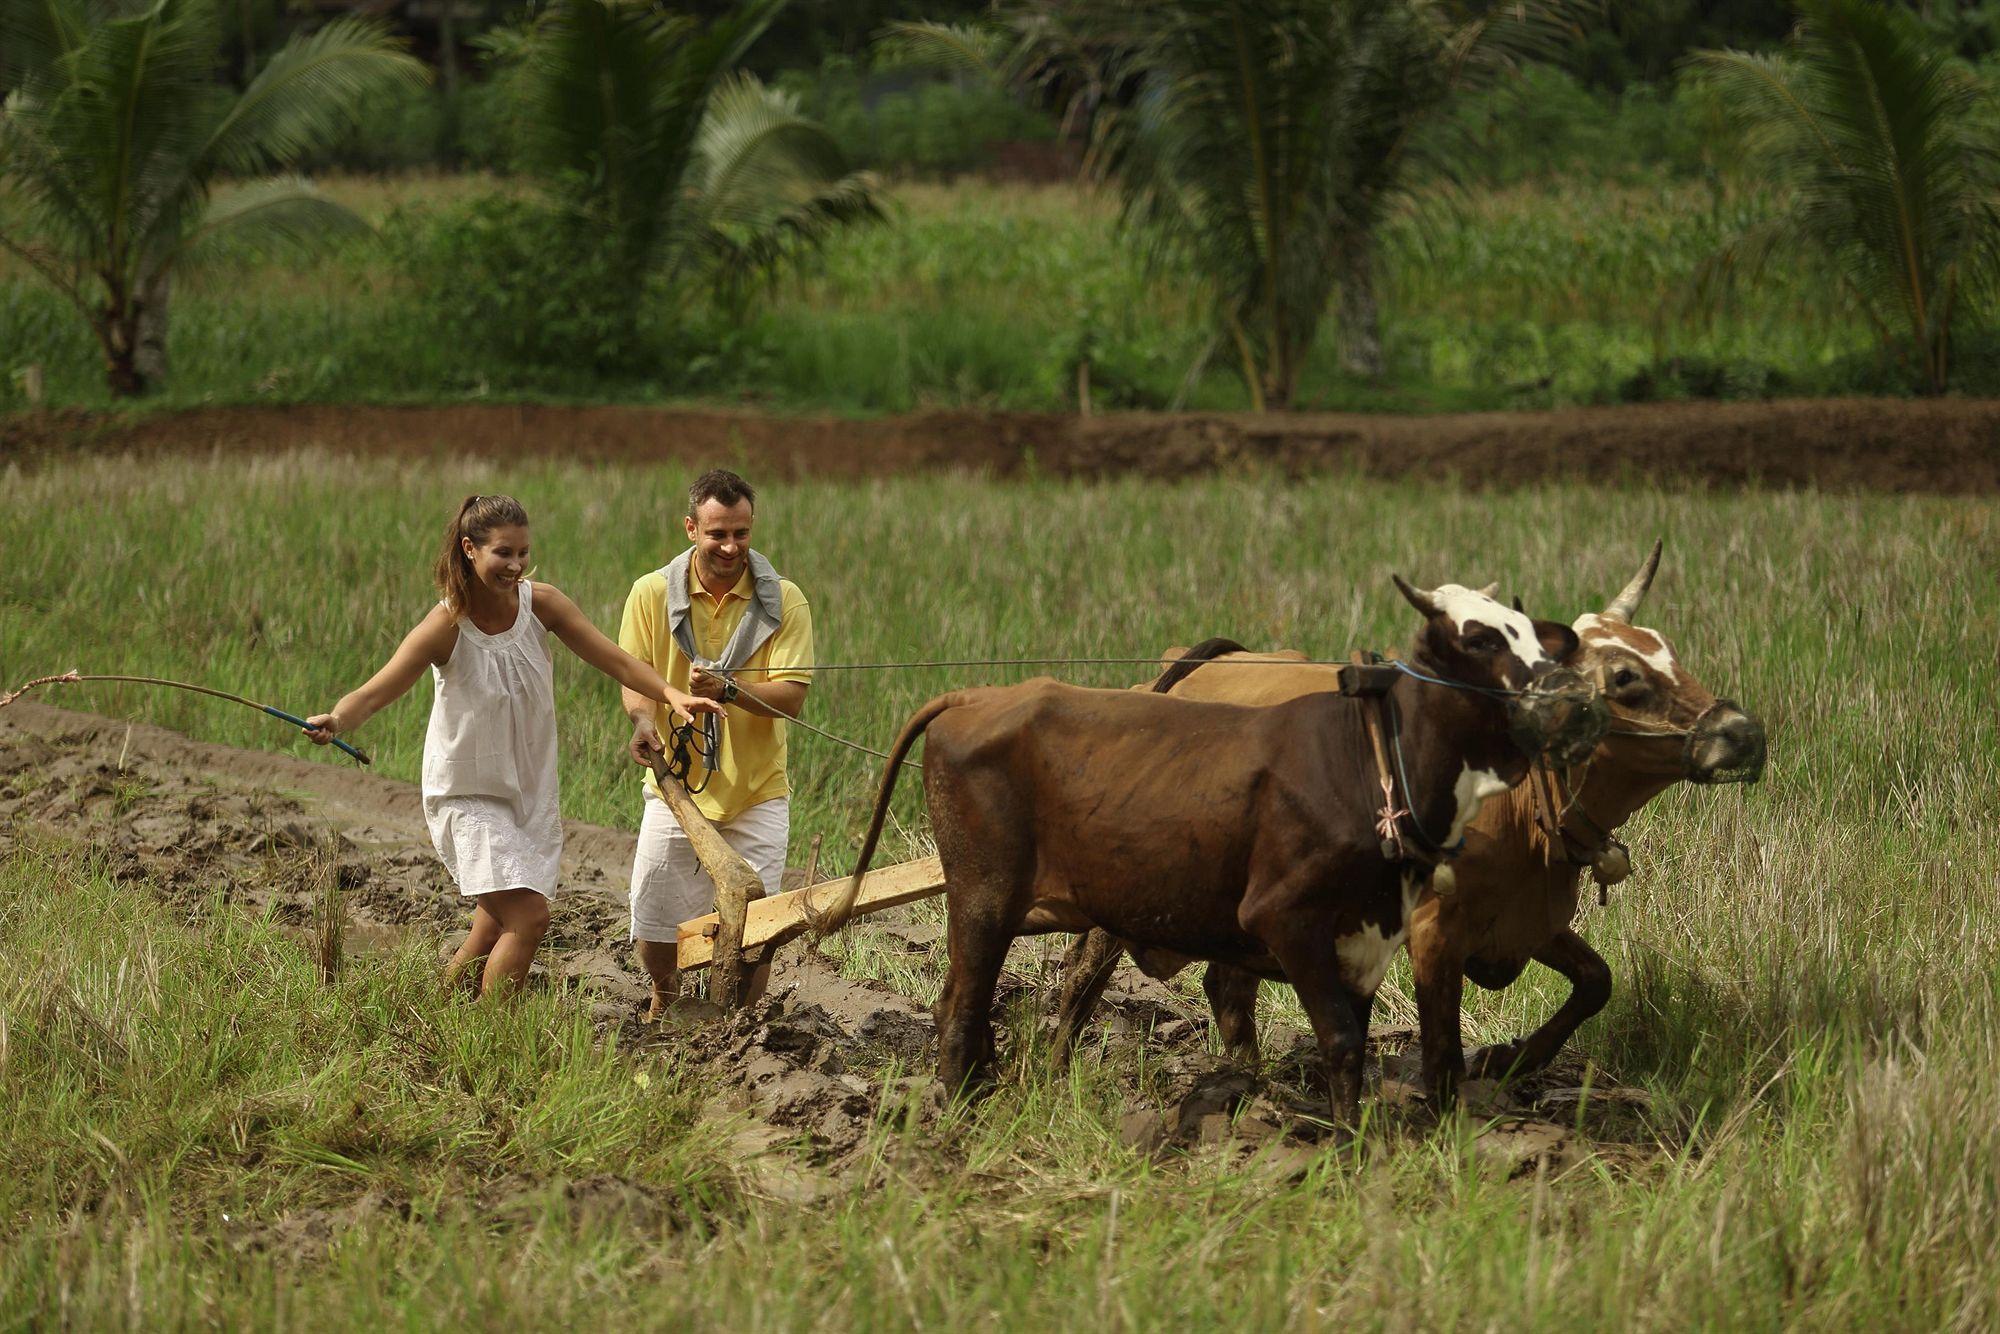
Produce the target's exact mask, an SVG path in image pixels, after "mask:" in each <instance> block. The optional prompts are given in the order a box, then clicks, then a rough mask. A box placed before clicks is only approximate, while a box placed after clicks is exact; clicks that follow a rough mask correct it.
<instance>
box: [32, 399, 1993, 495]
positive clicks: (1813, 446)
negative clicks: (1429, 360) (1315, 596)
mask: <svg viewBox="0 0 2000 1334" xmlns="http://www.w3.org/2000/svg"><path fill="white" fill-rule="evenodd" d="M291 449H325V450H329V451H332V452H335V453H340V454H353V455H375V456H382V455H388V456H395V457H412V456H424V455H442V454H446V453H449V454H452V455H454V456H458V455H463V454H465V453H467V452H471V453H473V454H479V453H504V454H505V455H506V456H507V457H509V458H517V457H522V456H533V455H538V454H539V455H549V456H560V457H563V458H569V459H579V460H592V461H599V462H617V463H634V464H641V465H662V464H663V465H670V466H674V467H680V468H686V467H691V466H704V467H705V466H711V465H712V464H713V463H714V461H715V460H716V459H719V458H720V459H729V460H734V461H737V464H738V466H742V467H744V468H745V469H746V470H749V471H751V472H753V473H754V475H756V476H758V477H777V478H797V477H801V476H808V475H811V476H830V477H863V476H868V477H875V476H895V475H900V474H903V473H908V472H913V471H922V470H927V469H965V470H972V471H984V472H988V473H991V474H993V475H996V476H1013V475H1018V474H1021V473H1023V472H1028V471H1035V472H1039V473H1044V474H1052V475H1058V476H1103V475H1122V474H1137V475H1143V476H1151V477H1186V476H1192V475H1197V474H1203V473H1211V472H1216V471H1223V470H1228V469H1231V468H1237V467H1242V466H1245V465H1261V466H1264V467H1269V468H1276V469H1279V470H1282V471H1285V472H1289V473H1295V474H1296V473H1305V472H1313V471H1321V470H1337V471H1338V470H1354V471H1358V472H1362V473H1366V474H1370V475H1374V476H1380V477H1418V478H1443V477H1451V478H1455V479H1456V480H1457V481H1458V482H1459V483H1460V484H1462V485H1467V486H1518V485H1525V484H1532V483H1536V482H1541V481H1547V480H1559V479H1564V478H1588V479H1591V480H1593V481H1599V482H1607V481H1612V482H1615V481H1621V480H1634V481H1652V482H1656V483H1661V484H1668V485H1694V486H1702V485H1738V484H1743V483H1756V484H1761V485H1765V486H1773V487H1795V486H1812V487H1817V488H1821V489H1827V490H1874V491H1914V492H1933V493H1944V494H1958V493H1977V494H1992V493H1994V492H1996V491H2000V400H1991V399H1959V398H1946V399H1934V400H1922V401H1906V400H1899V399H1801V400H1790V401H1779V402H1771V403H1661V404H1634V405H1626V406H1615V407H1589V408H1567V409H1559V410H1552V411H1535V412H1483V413H1456V414H1450V415H1437V416H1390V415H1382V414H1362V413H1291V414H1263V415H1255V414H1249V413H1164V412H1158V413H1108V414H1101V415H1097V416H1093V417H1087V418H1086V417H1077V416H1073V415H1067V414H1057V413H1005V412H975V411H938V412H924V413H917V414H912V415H908V416H900V417H881V418H875V419H870V420H865V421H863V420H854V419H851V418H844V417H829V416H818V417H786V416H777V415H772V414H767V413H756V412H747V411H745V412H727V411H715V410H699V409H674V408H642V407H579V406H553V405H550V406H536V405H525V404H523V405H514V404H457V405H452V406H443V407H370V406H361V405H353V404H341V405H321V404H298V405H290V406H240V407H211V408H193V409H187V410H182V411H172V412H168V411H159V412H149V413H131V412H124V413H111V412H92V411H84V410H68V411H39V412H27V413H14V414H9V415H4V416H0V465H4V464H7V463H9V462H13V463H17V464H20V465H22V466H26V467H34V466H37V465H39V464H41V463H45V462H48V461H51V460H55V459H60V458H62V457H64V456H67V455H70V454H73V453H77V452H116V453H121V454H124V453H129V454H133V455H140V456H143V455H151V454H173V453H199V454H203V455H208V454H213V453H216V452H222V453H245V454H268V453H272V452H277V451H284V450H291Z"/></svg>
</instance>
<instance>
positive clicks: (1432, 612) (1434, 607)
mask: <svg viewBox="0 0 2000 1334" xmlns="http://www.w3.org/2000/svg"><path fill="white" fill-rule="evenodd" d="M1389 577H1390V578H1391V579H1394V580H1395V581H1396V591H1397V592H1398V593H1401V594H1402V595H1403V600H1404V601H1405V602H1407V603H1409V604H1410V605H1411V606H1412V607H1415V608H1416V609H1417V610H1418V611H1420V612H1422V613H1423V614H1424V615H1425V616H1426V617H1431V616H1436V615H1437V614H1438V604H1437V599H1436V598H1434V597H1432V596H1431V595H1430V594H1429V593H1426V592H1424V590H1423V589H1421V588H1412V587H1410V585H1409V584H1407V583H1405V582H1404V580H1403V576H1402V575H1400V574H1391V575H1390V576H1389Z"/></svg>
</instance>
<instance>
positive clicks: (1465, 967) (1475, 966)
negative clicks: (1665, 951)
mask: <svg viewBox="0 0 2000 1334" xmlns="http://www.w3.org/2000/svg"><path fill="white" fill-rule="evenodd" d="M1659 561H1660V548H1659V545H1658V544H1657V543H1656V544H1655V545H1654V547H1653V552H1652V555H1651V557H1650V558H1649V559H1648V560H1647V561H1646V564H1645V566H1644V567H1643V568H1642V569H1641V570H1640V571H1639V573H1638V575H1637V576H1636V577H1634V578H1633V580H1632V582H1631V583H1630V584H1628V585H1627V586H1626V588H1625V590H1624V592H1622V593H1620V594H1619V595H1618V597H1616V598H1614V599H1613V600H1612V602H1611V604H1610V605H1609V606H1608V607H1606V608H1605V609H1604V610H1603V611H1602V612H1599V613H1597V614H1595V615H1589V616H1584V617H1583V618H1581V619H1580V620H1578V621H1577V622H1576V626H1575V629H1576V631H1577V633H1578V636H1579V638H1580V639H1581V641H1582V647H1581V648H1580V649H1579V651H1578V652H1577V654H1576V656H1575V657H1574V658H1572V659H1571V660H1570V666H1572V667H1574V668H1575V669H1576V670H1577V671H1579V672H1580V673H1582V674H1583V676H1584V677H1585V678H1586V679H1587V680H1590V681H1592V682H1594V683H1595V684H1596V685H1597V686H1598V688H1599V689H1600V690H1601V691H1602V692H1603V695H1604V698H1605V700H1606V702H1607V703H1608V704H1609V705H1610V706H1611V711H1612V716H1613V723H1612V727H1611V730H1610V731H1609V732H1608V733H1607V734H1606V736H1605V738H1604V740H1603V742H1602V744H1600V745H1599V746H1598V748H1597V750H1596V753H1595V754H1593V755H1592V756H1591V757H1590V759H1589V761H1588V763H1587V764H1584V765H1581V766H1578V767H1575V768H1572V769H1571V770H1570V771H1569V773H1568V774H1567V787H1568V791H1569V792H1570V794H1571V795H1572V797H1573V802H1572V804H1571V806H1570V808H1569V810H1568V811H1567V812H1566V813H1565V815H1564V818H1563V820H1562V825H1561V837H1560V839H1559V840H1551V839H1550V838H1548V837H1547V836H1545V835H1544V833H1543V829H1542V827H1541V825H1540V823H1539V822H1538V819H1537V815H1536V810H1535V804H1534V798H1533V795H1532V787H1531V786H1530V785H1523V786H1520V787H1516V788H1514V789H1512V790H1511V791H1509V792H1507V793H1506V794H1505V795H1503V796H1501V797H1498V798H1496V799H1495V800H1493V801H1490V802H1488V803H1487V804H1486V805H1485V807H1484V808H1482V809H1481V810H1480V812H1479V813H1478V814H1477V815H1476V816H1475V817H1474V818H1473V820H1472V822H1471V825H1470V827H1469V828H1468V829H1467V831H1466V846H1465V851H1464V853H1463V854H1462V855H1461V856H1460V857H1459V858H1458V859H1457V860H1456V861H1455V862H1454V863H1453V872H1454V878H1455V881H1456V888H1455V890H1454V892H1453V893H1451V894H1449V895H1446V894H1432V895H1426V896H1425V897H1424V899H1423V900H1422V901H1421V902H1420V903H1418V905H1417V906H1416V908H1415V910H1414V912H1413V913H1412V914H1411V918H1410V938H1409V944H1410V963H1411V972H1412V974H1413V975H1414V978H1415V982H1416V990H1417V1009H1418V1014H1419V1017H1420V1019H1421V1020H1422V1027H1423V1055H1424V1075H1425V1079H1426V1081H1427V1082H1428V1083H1429V1085H1430V1086H1431V1087H1432V1088H1433V1089H1434V1090H1436V1091H1437V1092H1438V1093H1439V1094H1440V1095H1442V1096H1445V1097H1449V1095H1450V1093H1451V1090H1452V1089H1453V1087H1454V1086H1455V1085H1456V1083H1457V1081H1458V1080H1459V1079H1461V1078H1463V1077H1464V1076H1465V1075H1466V1074H1467V1073H1468V1069H1467V1062H1466V1058H1465V1052H1464V1047H1463V1045H1462V1038H1461V1036H1460V1030H1459V1004H1460V1000H1461V996H1462V991H1463V985H1464V984H1463V979H1464V978H1468V977H1469V978H1471V979H1472V980H1473V981H1474V982H1476V983H1478V984H1479V985H1480V986H1482V987H1486V988H1488V989H1491V990H1498V989H1499V988H1501V987H1504V986H1506V985H1508V984H1509V983H1511V982H1512V981H1514V979H1515V978H1517V977H1519V976H1520V975H1521V970H1522V969H1523V968H1525V967H1526V966H1527V962H1528V960H1530V959H1534V960H1536V961H1537V962H1539V963H1544V964H1547V965H1548V966H1549V967H1551V968H1553V969H1555V970H1556V971H1557V972H1559V973H1561V974H1562V975H1563V976H1564V977H1566V978H1568V979H1569V982H1570V987H1571V991H1570V995H1569V998H1568V999H1567V1000H1566V1001H1565V1002H1564V1003H1563V1005H1562V1007H1561V1008H1560V1009H1558V1010H1557V1011H1556V1013H1555V1015H1554V1016H1553V1017H1551V1018H1550V1019H1549V1020H1548V1022H1546V1023H1544V1024H1543V1025H1542V1026H1541V1027H1540V1028H1538V1029H1536V1030H1535V1031H1534V1032H1533V1033H1532V1034H1530V1035H1529V1036H1528V1037H1527V1038H1525V1039H1522V1040H1519V1041H1515V1042H1508V1043H1504V1044H1501V1045H1499V1046H1495V1047H1488V1048H1485V1049H1483V1050H1482V1051H1479V1052H1476V1053H1474V1055H1473V1058H1472V1062H1471V1067H1470V1073H1471V1074H1472V1075H1473V1076H1474V1077H1486V1078H1492V1077H1498V1076H1502V1075H1506V1074H1509V1073H1510V1072H1511V1073H1515V1074H1521V1073H1527V1072H1531V1071H1535V1070H1540V1069H1542V1068H1543V1067H1545V1066H1547V1065H1548V1064H1549V1062H1550V1061H1552V1060H1554V1059H1555V1056H1556V1053H1557V1052H1559V1051H1560V1050H1561V1049H1562V1046H1563V1044H1564V1043H1565V1042H1567V1041H1568V1040H1569V1038H1570V1035H1571V1034H1573V1033H1574V1032H1575V1031H1576V1029H1577V1027H1578V1026H1579V1025H1581V1024H1582V1023H1583V1022H1584V1021H1585V1020H1587V1019H1589V1018H1590V1017H1591V1016H1592V1015H1594V1014H1596V1013H1597V1012H1598V1011H1599V1010H1601V1009H1603V1008H1604V1005H1605V1002H1606V1001H1608V1000H1609V999H1610V996H1611V970H1610V968H1609V967H1608V966H1607V965H1606V964H1605V962H1604V960H1603V959H1602V958H1601V957H1600V956H1599V955H1598V953H1597V952H1596V951H1595V950H1593V949H1592V948H1591V947H1590V945H1589V944H1588V943H1587V942H1585V941H1584V939H1583V937H1581V936H1579V935H1578V934H1577V933H1576V932H1575V931H1574V930H1572V929H1571V928H1570V925H1569V924H1570V922H1571V920H1572V919H1573V918H1574V917H1575V915H1576V908H1577V890H1578V884H1579V881H1580V879H1581V873H1582V871H1583V869H1584V867H1585V865H1587V864H1589V863H1590V862H1591V861H1592V859H1593V856H1595V855H1599V854H1602V853H1606V852H1607V851H1608V856H1609V858H1610V859H1611V861H1612V863H1613V864H1614V865H1615V862H1616V861H1617V860H1618V859H1621V858H1622V857H1623V855H1624V854H1623V849H1622V847H1620V846H1619V845H1617V844H1616V843H1615V842H1614V841H1613V840H1612V839H1611V834H1612V832H1613V831H1615V830H1616V829H1617V828H1618V827H1619V826H1620V825H1621V824H1623V823H1624V822H1625V821H1626V820H1627V819H1628V818H1629V817H1630V816H1631V815H1632V814H1633V812H1635V811H1637V810H1638V809H1639V808H1640V807H1641V806H1644V805H1645V804H1646V803H1647V802H1648V801H1650V800H1652V799H1653V798H1654V797H1655V796H1657V795H1658V794H1659V793H1661V792H1663V791H1665V790H1666V789H1667V788H1669V787H1671V786H1673V785H1674V784H1675V783H1677V782H1680V781H1682V780H1683V779H1685V780H1687V781H1689V782H1694V783H1715V782H1738V781H1740V782H1755V781H1756V779H1757V778H1758V776H1759V775H1760V774H1761V773H1762V771H1763V767H1764V728H1763V724H1762V723H1761V722H1759V721H1758V720H1757V719H1756V718H1754V717H1752V716H1751V715H1749V714H1746V713H1745V712H1743V710H1742V709H1740V708H1739V707H1737V705H1736V704H1734V703H1733V702H1731V701H1729V700H1718V699H1716V698H1715V696H1713V695H1712V694H1710V693H1709V691H1708V689H1707V687H1705V686H1703V685H1702V683H1701V682H1700V681H1697V680H1696V679H1695V678H1694V677H1693V676H1691V675H1689V674H1688V672H1687V670H1686V669H1685V668H1684V667H1682V666H1681V664H1680V662H1679V661H1678V660H1677V659H1676V658H1675V656H1674V651H1673V648H1672V647H1671V646H1670V645H1669V644H1668V642H1667V640H1666V638H1665V637H1664V636H1663V635H1661V634H1660V633H1659V632H1658V631H1655V630H1647V629H1642V628H1640V627H1639V626H1636V625H1633V624H1632V623H1631V619H1632V616H1633V615H1634V614H1635V613H1636V612H1637V611H1638V608H1639V602H1640V600H1641V599H1642V598H1643V597H1644V596H1645V594H1646V590H1647V589H1648V588H1649V587H1650V586H1651V584H1652V580H1653V574H1654V572H1655V571H1656V570H1657V569H1658V568H1659ZM1224 646H1226V647H1229V648H1234V647H1238V646H1235V645H1232V644H1229V641H1226V640H1211V641H1209V643H1208V644H1205V645H1202V646H1201V647H1200V648H1198V649H1196V650H1191V651H1190V653H1189V654H1188V655H1187V657H1185V658H1183V659H1182V660H1181V661H1180V662H1178V663H1176V664H1175V665H1174V666H1173V667H1171V668H1169V669H1168V671H1167V672H1166V673H1165V674H1164V675H1163V676H1162V677H1161V678H1160V680H1159V681H1158V682H1156V683H1155V685H1154V687H1153V688H1154V689H1171V690H1172V691H1173V693H1174V694H1175V695H1177V696H1181V697H1183V698H1189V699H1201V700H1215V701H1224V700H1226V701H1230V702H1234V703H1240V704H1273V703H1276V702H1278V701H1282V700H1288V699H1294V698H1297V697H1299V696H1302V695H1307V694H1310V693H1313V692H1324V691H1328V690H1334V689H1337V688H1338V683H1337V682H1336V681H1335V680H1334V677H1333V672H1334V669H1333V668H1329V667H1316V666H1309V665H1303V664H1302V665H1299V666H1263V665H1259V666H1250V665H1247V664H1246V665H1240V666H1237V667H1235V668H1232V667H1230V666H1229V663H1230V662H1231V661H1232V660H1233V661H1237V662H1239V663H1240V662H1243V660H1245V659H1261V660H1264V661H1266V662H1269V661H1279V660H1290V661H1294V662H1296V661H1299V659H1300V655H1298V654H1296V653H1292V652H1289V651H1286V652H1283V653H1279V654H1251V653H1242V654H1236V653H1230V654H1228V655H1227V656H1222V657H1218V656H1217V655H1218V653H1219V652H1220V650H1221V649H1222V648H1223V647H1224ZM1197 660H1201V661H1207V662H1208V663H1209V665H1207V666H1201V667H1199V669H1198V670H1197V667H1198V666H1199V663H1198V661H1197ZM1555 842H1560V843H1561V845H1562V846H1554V845H1553V844H1554V843H1555ZM1612 874H1613V875H1616V874H1618V872H1617V871H1616V870H1613V871H1612ZM1122 948H1123V946H1122V945H1121V943H1120V942H1119V941H1117V940H1115V939H1113V938H1112V937H1111V936H1110V935H1109V934H1108V933H1106V932H1103V931H1092V932H1090V933H1089V934H1088V935H1086V936H1085V937H1084V938H1083V939H1082V940H1080V941H1078V942H1077V945H1076V946H1075V947H1074V948H1073V949H1072V950H1071V951H1070V954H1069V957H1068V959H1067V960H1066V968H1065V973H1064V978H1063V988H1062V999H1061V1007H1060V1018H1059V1020H1058V1022H1057V1033H1056V1043H1055V1048H1056V1054H1057V1059H1058V1060H1061V1059H1065V1058H1066V1057H1067V1055H1068V1054H1069V1052H1070V1051H1071V1049H1072V1048H1073V1047H1074V1046H1075V1043H1076V1039H1077V1035H1078V1033H1079V1031H1080V1029H1081V1026H1082V1024H1083V1023H1084V1022H1085V1021H1086V1020H1087V1019H1088V1018H1089V1014H1090V1011H1091V1009H1092V1008H1093V1007H1094V1006H1095V1005H1096V1003H1097V999H1098V997H1099V995H1100V994H1102V992H1103V990H1104V985H1105V983H1106V982H1107V981H1108V980H1109V979H1110V976H1111V972H1112V970H1113V968H1115V967H1116V965H1117V962H1118V956H1119V953H1120V951H1121V949H1122ZM1133 953H1134V957H1135V960H1136V961H1137V962H1138V963H1139V965H1140V967H1141V968H1143V969H1145V970H1146V971H1147V972H1150V973H1152V974H1154V975H1155V976H1165V975H1167V974H1168V973H1170V972H1172V971H1173V970H1174V969H1175V968H1177V967H1178V966H1180V965H1181V963H1182V961H1180V960H1176V959H1173V958H1171V957H1163V956H1161V955H1159V954H1158V953H1157V952H1152V951H1147V950H1144V949H1139V950H1134V951H1133ZM1257 982H1258V979H1257V977H1256V976H1255V975H1254V974H1252V973H1249V972H1246V971H1243V970H1241V969H1234V968H1230V967H1228V966H1227V965H1226V964H1217V965H1212V966H1211V967H1210V968H1209V970H1208V976H1207V977H1206V978H1205V979H1204V981H1203V990H1204V991H1205V992H1206V993H1207V995H1208V999H1209V1004H1210V1006H1211V1008H1213V1010H1214V1011H1215V1019H1216V1032H1217V1034H1218V1035H1219V1036H1220V1037H1221V1039H1222V1041H1223V1043H1224V1045H1225V1046H1226V1047H1227V1049H1228V1050H1229V1051H1230V1052H1231V1054H1233V1055H1235V1056H1237V1057H1238V1058H1239V1059H1244V1060H1247V1061H1249V1062H1252V1063H1254V1062H1255V1061H1256V1059H1257V1030H1256V1022H1255V1005H1256V998H1257Z"/></svg>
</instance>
